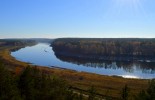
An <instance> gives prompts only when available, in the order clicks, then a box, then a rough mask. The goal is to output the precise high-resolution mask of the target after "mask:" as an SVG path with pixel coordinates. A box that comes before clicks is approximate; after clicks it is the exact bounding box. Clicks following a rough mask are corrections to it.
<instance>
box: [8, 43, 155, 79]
mask: <svg viewBox="0 0 155 100" xmlns="http://www.w3.org/2000/svg"><path fill="white" fill-rule="evenodd" d="M11 55H12V56H13V57H14V58H16V59H17V60H19V61H23V62H28V63H31V64H33V65H41V66H48V67H52V66H55V67H60V68H66V69H71V70H76V71H84V72H90V73H96V74H101V75H109V76H121V77H124V78H141V79H152V78H155V62H149V61H148V62H143V61H139V62H130V61H126V62H120V61H119V62H118V61H96V60H95V61H89V60H86V61H83V60H82V61H81V60H80V59H79V60H77V59H73V58H67V57H59V56H56V55H55V53H54V51H53V50H52V47H50V44H46V43H39V44H37V45H34V46H27V47H25V48H21V49H19V50H17V51H12V52H11Z"/></svg>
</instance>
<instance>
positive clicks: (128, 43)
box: [51, 38, 155, 59]
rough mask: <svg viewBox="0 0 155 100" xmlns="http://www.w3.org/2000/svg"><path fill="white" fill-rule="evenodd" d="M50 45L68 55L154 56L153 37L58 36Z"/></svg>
mask: <svg viewBox="0 0 155 100" xmlns="http://www.w3.org/2000/svg"><path fill="white" fill-rule="evenodd" d="M51 45H52V47H53V50H54V51H55V52H56V53H58V54H61V55H70V56H73V55H74V56H87V55H89V57H101V56H105V57H107V56H117V57H120V56H121V57H142V58H145V57H147V58H148V57H149V58H150V59H151V58H152V57H154V56H155V39H132V38H131V39H130V38H129V39H123V38H122V39H121V38H120V39H108V38H107V39H106V38H103V39H87V38H86V39H83V38H60V39H56V40H55V41H54V42H53V43H52V44H51Z"/></svg>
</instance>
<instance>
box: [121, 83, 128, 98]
mask: <svg viewBox="0 0 155 100" xmlns="http://www.w3.org/2000/svg"><path fill="white" fill-rule="evenodd" d="M129 91H130V89H129V87H128V86H127V85H125V86H124V87H123V88H122V91H121V99H122V100H128V97H129Z"/></svg>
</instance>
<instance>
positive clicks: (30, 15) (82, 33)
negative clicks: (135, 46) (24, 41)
mask: <svg viewBox="0 0 155 100" xmlns="http://www.w3.org/2000/svg"><path fill="white" fill-rule="evenodd" d="M62 37H84V38H155V0H0V38H62Z"/></svg>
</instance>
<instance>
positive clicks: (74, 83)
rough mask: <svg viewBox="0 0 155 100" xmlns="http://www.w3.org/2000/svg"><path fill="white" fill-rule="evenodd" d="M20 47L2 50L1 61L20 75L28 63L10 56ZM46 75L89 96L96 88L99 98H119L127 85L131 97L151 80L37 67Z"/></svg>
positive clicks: (144, 87) (0, 53)
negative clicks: (57, 77) (55, 77)
mask: <svg viewBox="0 0 155 100" xmlns="http://www.w3.org/2000/svg"><path fill="white" fill-rule="evenodd" d="M15 48H19V47H6V48H3V49H1V50H0V59H1V60H2V61H3V62H4V63H5V64H6V65H8V67H9V69H11V70H12V71H13V72H15V73H16V74H18V73H20V72H21V71H22V70H23V69H24V68H25V67H26V66H28V65H29V64H28V63H24V62H21V61H17V60H16V59H15V58H13V57H12V56H11V55H10V50H11V49H15ZM32 67H33V66H32ZM37 67H38V68H39V69H40V70H43V71H45V73H49V74H54V75H57V76H59V77H61V78H63V79H65V80H66V81H68V82H69V84H70V85H71V87H72V88H73V89H74V90H75V91H83V93H86V94H87V90H88V89H89V88H90V87H91V86H94V87H95V89H96V91H97V95H98V96H105V95H106V96H110V97H112V98H119V97H120V91H121V89H122V88H123V87H124V85H125V84H127V85H128V87H129V88H130V89H131V91H130V96H133V95H135V94H137V93H138V92H139V91H140V90H142V89H146V88H147V84H148V81H149V80H145V79H125V78H121V77H114V76H106V75H98V74H93V73H87V72H77V71H73V70H67V69H61V68H54V67H53V68H48V67H45V66H37Z"/></svg>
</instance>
